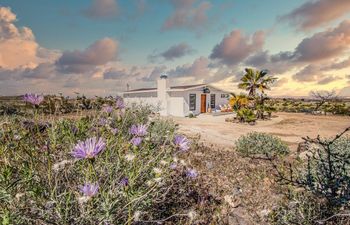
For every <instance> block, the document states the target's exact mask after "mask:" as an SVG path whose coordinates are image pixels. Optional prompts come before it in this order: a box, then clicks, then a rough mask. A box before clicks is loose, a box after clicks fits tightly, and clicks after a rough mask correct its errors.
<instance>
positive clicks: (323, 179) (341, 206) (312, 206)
mask: <svg viewBox="0 0 350 225" xmlns="http://www.w3.org/2000/svg"><path fill="white" fill-rule="evenodd" d="M349 130H350V127H349V128H347V129H346V130H344V132H342V133H341V134H339V135H337V136H336V137H334V138H333V139H322V138H320V137H319V136H318V137H317V138H316V139H311V138H309V137H307V138H304V140H305V143H304V146H305V148H306V153H307V154H306V156H307V159H306V160H305V161H304V162H302V166H299V167H296V168H295V167H294V168H293V167H292V165H289V166H288V167H287V170H286V171H287V172H283V171H281V169H280V168H278V167H277V166H276V165H274V167H275V168H276V169H277V172H278V176H277V178H278V181H279V182H280V183H281V184H283V185H288V186H289V187H291V189H290V192H288V194H287V196H288V198H289V199H288V200H287V202H282V205H281V206H280V207H279V208H278V209H276V210H275V212H274V213H273V217H272V221H273V222H274V223H275V224H291V223H300V224H316V223H318V224H349V223H350V219H349V210H350V208H349V200H350V138H349V137H342V136H343V135H344V134H345V133H346V132H347V131H349ZM290 193H292V196H290Z"/></svg>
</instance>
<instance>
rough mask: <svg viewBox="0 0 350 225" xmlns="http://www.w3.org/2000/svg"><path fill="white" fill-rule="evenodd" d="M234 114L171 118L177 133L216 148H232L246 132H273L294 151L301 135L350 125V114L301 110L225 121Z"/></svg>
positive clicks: (324, 134)
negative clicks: (251, 119)
mask: <svg viewBox="0 0 350 225" xmlns="http://www.w3.org/2000/svg"><path fill="white" fill-rule="evenodd" d="M229 117H233V115H222V116H212V115H209V114H201V115H199V116H198V117H197V118H179V117H173V119H174V120H175V122H176V123H178V124H179V129H180V132H183V133H185V134H187V135H190V136H192V135H196V134H197V135H199V136H200V141H201V142H203V143H207V144H214V145H217V146H219V147H225V148H227V147H228V148H231V147H233V146H234V142H235V141H236V140H237V139H238V138H239V137H240V136H241V135H244V134H247V133H248V132H252V131H257V132H265V133H270V134H273V135H276V136H278V137H280V138H281V139H282V140H283V141H285V142H286V143H287V144H288V145H289V146H290V148H291V149H292V150H296V149H297V146H298V143H299V142H301V141H302V139H301V138H302V137H306V136H310V137H316V136H317V135H318V134H319V135H321V136H322V137H331V136H334V135H336V134H337V133H339V132H341V131H343V130H344V129H345V128H346V127H348V126H350V117H349V116H324V115H306V114H302V113H284V112H280V113H275V114H273V118H272V119H270V120H264V121H258V122H257V123H256V124H255V125H249V124H240V123H230V122H225V118H229Z"/></svg>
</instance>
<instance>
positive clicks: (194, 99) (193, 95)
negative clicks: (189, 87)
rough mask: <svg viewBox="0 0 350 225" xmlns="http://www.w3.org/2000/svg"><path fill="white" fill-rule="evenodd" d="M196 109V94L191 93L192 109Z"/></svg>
mask: <svg viewBox="0 0 350 225" xmlns="http://www.w3.org/2000/svg"><path fill="white" fill-rule="evenodd" d="M195 110H196V94H190V111H195Z"/></svg>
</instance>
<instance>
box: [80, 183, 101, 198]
mask: <svg viewBox="0 0 350 225" xmlns="http://www.w3.org/2000/svg"><path fill="white" fill-rule="evenodd" d="M98 188H99V186H98V184H90V183H86V184H84V186H81V187H80V191H81V192H82V193H83V194H84V196H86V197H93V196H95V195H96V194H97V192H98Z"/></svg>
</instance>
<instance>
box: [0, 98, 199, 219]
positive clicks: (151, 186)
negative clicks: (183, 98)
mask: <svg viewBox="0 0 350 225" xmlns="http://www.w3.org/2000/svg"><path fill="white" fill-rule="evenodd" d="M116 101H118V104H117V103H116V105H115V106H112V105H109V106H112V107H113V110H112V111H110V110H111V107H108V106H106V108H102V112H101V111H97V112H96V113H95V114H89V116H86V117H81V118H76V119H65V118H60V119H57V120H50V123H48V122H46V121H40V122H38V121H32V120H31V119H27V118H25V119H23V120H21V118H17V117H16V118H13V119H12V118H9V122H7V123H6V124H5V123H4V124H1V125H0V134H1V137H5V138H4V139H1V141H0V149H7V150H6V151H3V152H2V153H3V154H2V162H3V165H1V166H0V175H1V177H0V180H1V182H0V193H4V194H5V195H3V196H5V197H4V198H3V197H1V198H0V211H1V213H0V218H4V217H7V218H9V219H8V221H10V222H9V224H33V223H37V224H41V223H45V224H96V220H98V221H100V222H101V223H102V224H103V223H106V224H125V223H126V222H127V221H131V222H132V223H134V222H136V219H137V221H142V220H145V221H147V220H150V219H152V218H165V217H167V216H170V215H171V213H172V212H174V211H179V212H180V211H181V212H182V211H183V213H185V214H186V213H187V212H188V211H189V209H190V208H192V205H193V203H192V202H193V201H192V200H190V199H188V198H189V197H190V196H188V195H187V194H186V190H188V189H189V185H194V183H193V182H196V180H197V179H195V178H197V177H198V172H197V171H196V170H194V169H193V167H191V165H189V164H188V163H185V162H184V161H183V160H178V159H177V158H176V155H177V154H182V156H183V157H186V154H184V152H186V151H188V150H189V148H190V142H189V140H188V139H187V138H186V137H185V136H183V135H175V125H174V124H173V123H168V122H167V121H165V120H161V119H157V120H153V121H152V122H150V121H149V120H148V118H149V117H150V112H151V110H149V109H148V108H143V107H141V106H135V107H138V108H131V109H129V108H125V104H124V102H123V100H122V99H120V98H119V99H117V100H116ZM37 102H39V101H37ZM121 110H122V111H123V113H124V114H123V115H122V116H120V115H118V113H114V111H115V112H118V111H121ZM109 112H110V113H109ZM106 113H107V114H108V115H106ZM96 121H97V123H99V122H101V121H102V123H103V124H105V125H104V126H99V124H96ZM96 125H97V126H96ZM165 131H166V132H165ZM130 145H131V146H135V147H134V148H131V149H130V148H129V146H130ZM15 168H16V169H15ZM191 180H192V181H193V182H191ZM18 181H26V182H18ZM169 188H171V189H172V190H171V192H169ZM172 192H176V193H178V194H176V198H172V197H173V196H169V195H170V194H171V193H172ZM140 196H143V197H142V198H140ZM160 196H163V197H164V198H163V197H162V198H160ZM178 202H181V204H179V203H178ZM184 202H186V205H185V206H184V204H183V203H184ZM169 205H170V206H169ZM180 205H181V207H179V206H180ZM158 207H159V208H158ZM28 208H30V210H29V211H28ZM164 208H166V209H167V210H166V211H164V210H161V209H164ZM134 215H135V216H136V217H137V218H136V217H135V218H134V217H133V216H134ZM173 219H174V221H173V222H174V223H176V221H177V218H176V217H175V218H173ZM0 221H1V220H0Z"/></svg>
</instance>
